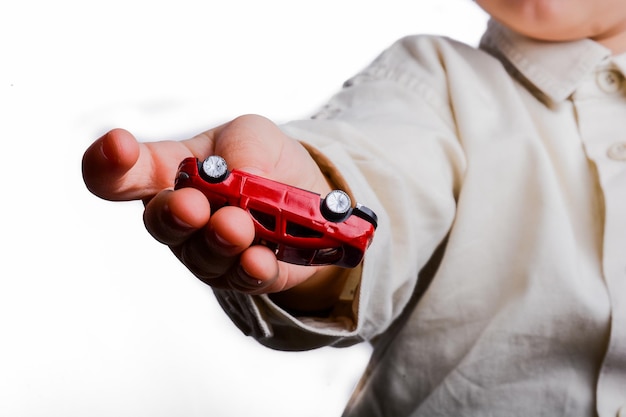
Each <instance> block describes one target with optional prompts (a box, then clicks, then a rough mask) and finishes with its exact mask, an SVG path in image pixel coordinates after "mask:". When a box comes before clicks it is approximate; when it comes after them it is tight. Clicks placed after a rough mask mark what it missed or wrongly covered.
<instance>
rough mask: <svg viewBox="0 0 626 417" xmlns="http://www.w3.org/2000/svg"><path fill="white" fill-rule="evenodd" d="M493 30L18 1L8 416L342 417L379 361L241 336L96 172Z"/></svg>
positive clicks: (410, 11) (8, 184)
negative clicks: (128, 150) (93, 188)
mask: <svg viewBox="0 0 626 417" xmlns="http://www.w3.org/2000/svg"><path fill="white" fill-rule="evenodd" d="M485 22H486V17H485V15H484V14H483V13H482V12H481V11H479V10H478V8H477V7H476V6H475V5H474V4H473V3H472V2H471V1H470V0H436V1H427V0H413V1H400V0H387V1H384V2H382V1H381V2H378V1H373V0H332V1H331V0H320V1H315V2H310V3H304V2H297V1H287V0H269V1H259V0H226V1H205V2H200V1H197V2H194V1H190V0H178V1H175V2H173V1H172V2H166V1H161V0H151V1H148V0H140V1H135V0H107V1H99V2H93V1H92V2H90V1H87V0H83V1H78V0H74V1H72V0H55V1H47V0H34V1H33V0H31V1H28V0H19V1H18V0H5V1H3V2H2V3H1V4H0V54H1V55H0V135H1V140H2V145H1V146H2V147H1V148H0V149H1V150H0V174H1V178H2V184H3V188H2V192H1V194H0V195H2V197H1V199H0V214H1V215H2V229H1V230H2V231H1V236H2V242H3V246H2V249H0V256H1V262H0V415H1V416H10V417H13V416H20V417H21V416H28V417H30V416H46V417H52V416H64V417H74V416H77V417H78V416H81V417H82V416H90V417H97V416H116V417H126V416H129V417H130V416H133V417H138V416H139V417H142V416H150V417H152V416H184V417H187V416H217V417H222V416H223V417H231V416H232V417H235V416H237V417H240V416H248V415H254V416H272V417H280V416H289V417H293V416H311V417H313V416H316V417H317V416H336V415H339V414H340V413H341V410H342V409H343V406H344V403H345V402H346V400H347V399H348V397H349V394H350V391H351V390H352V388H353V387H354V385H355V383H356V382H357V380H358V377H359V375H360V373H361V371H362V369H363V367H364V366H365V364H366V361H367V357H368V354H369V350H368V348H367V347H365V346H360V347H355V348H349V349H321V350H318V351H315V352H307V353H284V352H273V351H270V350H268V349H265V348H262V347H260V346H258V345H256V343H255V342H253V341H251V340H249V339H248V338H246V337H244V336H243V335H241V334H240V333H239V332H238V331H237V330H236V329H235V328H234V326H232V325H231V324H230V322H228V320H227V319H226V316H225V315H224V314H223V313H222V312H221V310H220V309H219V307H218V306H217V304H216V302H215V301H214V299H213V297H212V294H211V291H210V289H209V288H208V287H206V286H205V285H203V284H201V283H200V282H199V281H197V280H195V279H194V278H193V277H191V276H190V274H189V273H187V272H186V271H185V270H184V268H183V267H182V266H180V265H179V264H178V263H177V261H175V259H174V257H173V256H171V255H170V253H169V252H168V250H167V248H165V247H163V246H161V245H160V244H158V243H156V242H154V241H153V240H152V239H151V238H150V237H149V236H148V234H147V232H145V230H144V227H143V223H142V220H141V215H142V207H141V204H139V203H110V202H105V201H101V200H98V199H97V198H95V197H94V196H92V195H91V194H89V193H88V192H87V191H86V189H85V188H84V186H83V184H82V179H81V172H80V161H81V156H82V152H83V151H84V149H85V148H86V147H87V146H88V145H89V144H90V143H91V141H92V140H94V139H96V138H97V137H99V136H100V135H101V134H102V133H104V132H105V131H107V130H108V129H110V128H113V127H124V128H126V129H129V130H130V131H132V132H133V133H135V134H136V135H137V136H138V137H139V138H140V139H142V140H160V139H166V138H167V139H183V138H186V137H188V136H189V135H193V134H195V133H198V132H200V131H202V130H204V129H206V128H208V127H211V126H213V125H215V124H218V123H221V122H223V121H225V120H228V119H230V118H232V117H233V116H236V115H238V114H242V113H260V114H264V115H266V116H268V117H270V118H272V119H274V120H276V121H277V122H281V121H286V120H288V119H291V118H298V117H307V116H309V115H310V114H311V113H312V112H314V111H315V110H316V109H317V108H318V107H319V106H321V105H322V104H323V103H324V101H325V100H326V99H327V98H328V97H329V96H330V95H331V94H332V93H333V92H335V91H336V90H337V89H338V88H340V86H341V84H342V82H343V81H344V80H345V79H347V78H349V77H350V76H351V75H353V74H354V73H356V72H357V71H359V70H360V69H361V68H362V67H363V66H365V65H366V64H367V63H369V62H370V61H371V60H372V59H373V58H375V56H376V55H377V54H378V53H379V52H380V51H381V50H382V49H383V48H385V47H386V46H387V45H389V44H390V43H391V42H392V41H394V40H396V39H397V38H399V37H401V36H404V35H408V34H414V33H437V34H444V35H448V36H452V37H455V38H457V39H460V40H463V41H465V42H467V43H470V44H476V43H477V41H478V39H479V36H480V33H481V32H482V30H483V28H484V25H485Z"/></svg>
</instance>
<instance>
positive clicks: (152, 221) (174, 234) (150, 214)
mask: <svg viewBox="0 0 626 417" xmlns="http://www.w3.org/2000/svg"><path fill="white" fill-rule="evenodd" d="M210 215H211V207H210V205H209V202H208V201H207V199H206V197H205V196H204V195H203V194H202V193H201V192H200V191H198V190H196V189H194V188H183V189H180V190H177V191H173V190H171V189H167V190H164V191H162V192H160V193H159V194H157V195H156V196H155V197H154V198H153V199H152V200H150V202H149V203H148V204H147V205H146V209H145V211H144V216H143V218H144V224H145V225H146V229H147V230H148V232H149V233H150V234H151V235H152V236H153V237H154V238H155V239H156V240H158V241H159V242H161V243H164V244H166V245H170V246H177V245H180V244H181V243H183V242H184V241H185V240H187V239H188V238H189V237H190V236H191V235H192V234H193V233H195V232H196V231H197V230H198V229H200V228H203V227H204V226H205V225H206V224H207V222H208V221H209V217H210Z"/></svg>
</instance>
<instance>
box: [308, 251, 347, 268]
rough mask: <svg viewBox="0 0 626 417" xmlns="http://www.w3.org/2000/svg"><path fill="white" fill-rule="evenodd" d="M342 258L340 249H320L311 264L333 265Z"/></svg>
mask: <svg viewBox="0 0 626 417" xmlns="http://www.w3.org/2000/svg"><path fill="white" fill-rule="evenodd" d="M342 256H343V249H342V248H340V247H339V248H327V249H320V250H318V251H317V253H316V254H315V257H314V258H313V261H312V264H318V265H325V264H333V263H335V262H337V261H339V260H340V259H341V257H342Z"/></svg>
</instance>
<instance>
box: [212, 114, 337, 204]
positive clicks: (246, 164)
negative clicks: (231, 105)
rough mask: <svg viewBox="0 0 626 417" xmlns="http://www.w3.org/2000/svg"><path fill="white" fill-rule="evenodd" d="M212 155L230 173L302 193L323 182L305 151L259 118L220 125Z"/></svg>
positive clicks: (273, 126)
mask: <svg viewBox="0 0 626 417" xmlns="http://www.w3.org/2000/svg"><path fill="white" fill-rule="evenodd" d="M215 153H216V154H218V155H220V156H222V157H223V158H224V159H225V160H226V161H227V162H228V165H229V167H230V168H231V169H239V170H244V171H247V172H251V173H253V174H257V175H260V176H263V177H267V178H270V179H273V180H277V181H280V182H284V183H288V184H292V185H296V186H299V187H302V188H306V189H315V190H316V191H319V190H317V189H318V188H319V184H318V183H317V181H319V180H320V178H323V176H322V175H321V174H320V173H319V168H318V166H317V164H315V162H314V161H313V160H312V159H311V157H310V156H309V153H308V152H307V151H306V149H305V148H304V147H303V146H302V145H301V144H300V143H299V142H297V141H295V140H293V139H292V138H290V137H288V136H287V135H285V134H284V133H283V132H282V131H281V130H280V128H279V127H278V126H277V125H276V124H274V123H273V122H272V121H270V120H269V119H266V118H264V117H262V116H257V115H245V116H240V117H238V118H236V119H234V120H233V121H231V122H230V123H228V124H227V125H224V126H223V128H222V129H221V130H220V132H219V135H216V137H215ZM323 185H324V186H326V184H325V182H324V184H323ZM324 190H325V188H324Z"/></svg>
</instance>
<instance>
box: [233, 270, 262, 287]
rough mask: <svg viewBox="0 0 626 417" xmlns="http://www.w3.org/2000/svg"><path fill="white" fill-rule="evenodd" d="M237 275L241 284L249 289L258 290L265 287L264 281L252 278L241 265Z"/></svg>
mask: <svg viewBox="0 0 626 417" xmlns="http://www.w3.org/2000/svg"><path fill="white" fill-rule="evenodd" d="M235 275H236V277H237V278H238V279H239V280H240V281H241V283H242V284H243V285H244V286H245V287H247V288H250V289H256V288H260V287H262V286H263V281H261V280H260V279H257V278H254V277H252V276H251V275H250V274H248V272H247V271H246V270H245V269H244V267H243V266H241V265H239V266H238V267H237V270H236V271H235Z"/></svg>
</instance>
